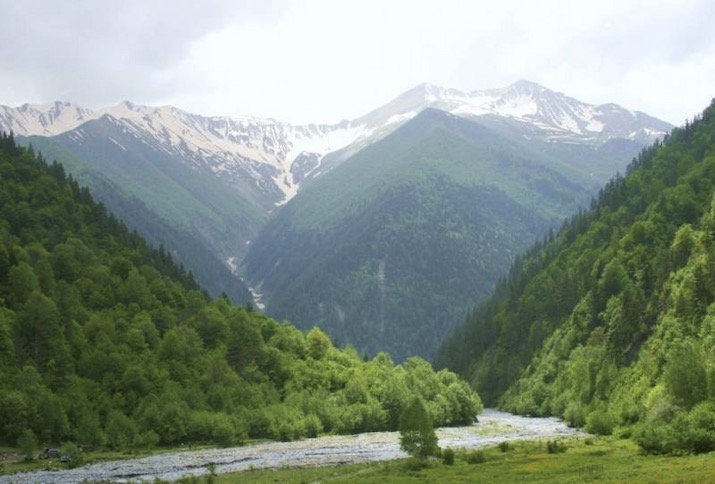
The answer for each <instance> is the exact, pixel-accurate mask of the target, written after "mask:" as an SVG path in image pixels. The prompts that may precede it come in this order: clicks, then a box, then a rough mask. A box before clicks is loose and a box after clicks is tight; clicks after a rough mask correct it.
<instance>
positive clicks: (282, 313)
mask: <svg viewBox="0 0 715 484" xmlns="http://www.w3.org/2000/svg"><path fill="white" fill-rule="evenodd" d="M507 132H511V133H512V134H511V136H507V134H506V133H507ZM582 149H583V151H584V152H585V151H589V150H588V149H586V148H582ZM559 150H562V151H559ZM567 150H576V151H578V149H577V148H569V147H566V146H565V145H564V146H562V147H561V148H556V147H552V146H550V144H549V143H546V142H536V141H531V142H528V141H526V139H525V138H524V137H523V136H521V134H518V135H515V134H514V131H513V130H512V131H509V130H508V129H506V128H504V127H503V126H502V127H499V128H497V127H495V125H494V124H493V123H492V124H481V123H478V122H475V121H470V120H466V119H463V118H459V117H456V116H454V115H451V114H448V113H445V112H443V111H438V110H434V109H427V110H424V111H423V112H422V113H421V114H419V115H418V116H417V117H415V118H414V119H412V120H410V121H409V122H407V123H406V124H404V125H403V126H401V127H400V128H399V129H397V130H396V131H395V132H394V133H392V134H390V135H389V136H387V137H386V138H384V139H383V140H381V141H378V142H376V143H374V144H372V145H370V146H368V147H366V148H364V149H363V150H361V151H360V152H359V153H357V154H356V155H354V156H353V157H351V158H350V159H348V160H346V161H344V162H343V163H342V164H340V165H339V166H337V167H336V168H334V169H333V170H332V171H330V172H328V173H326V174H324V175H322V176H321V178H319V179H317V180H315V181H314V182H313V183H312V184H311V185H310V186H308V187H306V188H305V189H303V190H302V191H301V192H300V193H299V194H298V195H297V196H296V197H295V198H294V199H292V200H291V201H290V202H289V203H288V204H286V205H285V206H284V207H283V208H282V209H281V211H279V212H278V213H277V214H276V215H275V216H274V217H273V218H272V219H271V220H270V221H269V223H268V224H267V226H266V227H265V228H264V229H263V230H262V231H261V233H260V234H259V236H258V237H257V238H256V240H255V241H254V242H253V243H252V244H251V248H250V250H249V253H248V255H247V256H246V259H245V261H244V266H245V270H246V274H247V277H248V280H249V281H250V282H251V284H252V285H253V287H257V288H258V290H259V292H261V293H262V294H263V296H264V298H263V299H264V301H265V302H266V304H267V312H268V313H269V314H271V315H272V316H275V317H277V318H286V319H289V320H291V321H293V322H295V324H297V325H299V326H301V327H305V328H309V327H310V326H311V325H312V324H318V325H319V326H320V327H322V328H324V329H325V330H326V331H327V332H328V333H329V334H331V336H333V337H335V338H336V339H338V340H339V341H344V342H350V343H351V344H353V345H355V346H356V347H357V349H358V350H359V351H360V352H368V353H375V352H377V351H380V350H382V349H384V350H387V351H389V352H390V354H391V355H393V357H395V358H396V359H403V358H405V357H407V356H409V355H411V354H415V353H416V354H419V355H421V356H424V357H431V356H433V355H434V352H435V350H436V348H437V345H438V343H439V341H440V340H441V339H442V338H443V337H444V335H445V334H446V333H447V332H448V331H450V330H451V329H452V328H453V327H454V325H455V324H457V323H458V322H460V321H463V320H464V317H465V315H466V314H467V311H468V309H469V307H470V306H471V305H472V304H473V303H474V300H475V298H477V299H481V298H485V297H486V296H488V294H489V293H490V292H491V290H492V288H493V284H494V283H495V282H496V281H497V280H498V278H499V277H500V275H501V274H503V273H504V272H505V271H506V270H507V269H508V266H509V264H510V263H511V260H512V258H513V256H514V255H515V254H517V253H519V252H521V251H522V250H524V249H526V248H527V247H528V246H529V245H530V244H531V243H533V241H534V240H536V239H538V238H541V237H543V236H544V234H546V233H547V231H548V228H549V227H551V226H558V223H559V222H560V221H561V220H563V218H564V217H566V216H567V215H568V214H569V213H572V212H573V211H575V210H576V208H577V207H578V206H579V204H586V203H587V202H588V199H589V197H590V196H591V194H592V193H594V192H595V190H597V188H596V181H595V180H594V179H593V178H592V176H591V171H592V169H591V168H590V167H586V166H577V164H576V163H571V162H570V155H571V153H570V152H568V153H567V152H566V151H567ZM614 171H615V170H614Z"/></svg>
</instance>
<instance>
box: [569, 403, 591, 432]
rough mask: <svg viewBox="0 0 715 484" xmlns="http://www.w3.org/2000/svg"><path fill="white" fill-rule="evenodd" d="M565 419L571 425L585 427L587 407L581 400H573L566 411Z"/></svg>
mask: <svg viewBox="0 0 715 484" xmlns="http://www.w3.org/2000/svg"><path fill="white" fill-rule="evenodd" d="M564 420H566V422H567V423H568V424H569V426H570V427H583V426H584V424H585V423H586V409H585V408H584V406H583V404H582V403H580V402H571V403H569V404H568V406H567V407H566V410H565V411H564Z"/></svg>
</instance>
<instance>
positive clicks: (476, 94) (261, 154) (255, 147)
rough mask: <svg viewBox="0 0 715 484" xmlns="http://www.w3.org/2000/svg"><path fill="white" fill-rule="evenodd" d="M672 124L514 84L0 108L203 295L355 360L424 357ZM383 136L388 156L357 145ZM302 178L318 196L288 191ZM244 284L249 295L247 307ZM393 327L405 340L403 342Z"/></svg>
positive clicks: (13, 126) (8, 125) (7, 125)
mask: <svg viewBox="0 0 715 484" xmlns="http://www.w3.org/2000/svg"><path fill="white" fill-rule="evenodd" d="M436 112H442V113H449V114H450V115H451V116H452V118H451V120H450V121H449V122H442V121H438V122H439V123H442V124H443V125H444V128H443V129H442V131H443V132H442V133H438V132H436V131H434V130H432V131H430V132H429V133H427V134H426V136H425V140H423V141H419V137H420V136H422V134H421V133H415V132H414V126H417V125H422V126H424V125H425V123H424V119H427V118H429V117H430V116H431V117H435V116H436V115H435V114H434V113H436ZM430 113H432V114H430ZM418 118H423V119H422V120H420V119H418ZM413 123H416V124H413ZM408 125H412V127H408ZM474 126H479V127H480V128H481V131H480V130H479V129H477V128H475V127H474ZM669 127H670V126H669V125H668V124H667V123H665V122H663V121H660V120H658V119H655V118H653V117H650V116H648V115H646V114H644V113H640V112H635V111H630V110H628V109H626V108H623V107H620V106H617V105H615V104H604V105H592V104H589V103H585V102H582V101H579V100H577V99H574V98H571V97H569V96H567V95H565V94H563V93H559V92H555V91H552V90H549V89H547V88H545V87H543V86H540V85H538V84H535V83H533V82H528V81H519V82H517V83H514V84H512V85H510V86H506V87H503V88H498V89H485V90H476V91H471V92H463V91H459V90H456V89H449V88H443V87H440V86H434V85H430V84H422V85H419V86H416V87H415V88H413V89H410V90H409V91H407V92H405V93H403V94H402V95H400V96H398V97H396V98H395V99H393V100H392V101H390V102H388V103H386V104H385V105H384V106H381V107H378V108H377V109H373V110H372V111H370V112H368V113H367V114H365V115H364V116H361V117H359V118H356V119H353V120H345V121H342V122H340V123H336V124H333V125H322V124H321V125H319V124H305V125H292V124H290V123H285V122H281V121H277V120H274V119H270V118H258V117H253V116H233V117H231V116H202V115H198V114H194V113H189V112H186V111H183V110H181V109H178V108H176V107H173V106H159V107H154V106H141V105H137V104H133V103H131V102H128V101H125V102H122V103H120V104H118V105H115V106H109V107H105V108H99V109H88V108H84V107H81V106H76V105H74V104H72V103H68V102H54V103H51V104H45V105H31V104H24V105H22V106H18V107H16V108H12V107H8V106H0V129H5V130H8V131H9V130H14V132H15V134H16V135H19V136H18V138H17V139H18V140H19V141H20V142H22V143H32V145H33V146H34V147H35V149H36V150H38V151H40V152H42V153H44V154H45V155H46V156H47V157H48V158H50V159H59V160H60V161H61V162H62V163H63V164H64V165H65V168H66V169H67V170H68V173H71V174H72V175H73V177H74V178H75V179H76V180H78V181H80V183H82V184H86V185H87V186H88V187H89V188H90V190H91V192H92V193H93V195H94V196H95V197H96V199H98V200H101V201H102V202H103V203H104V204H105V205H106V207H107V209H108V210H109V211H110V212H111V213H113V214H115V215H116V216H117V217H119V218H120V219H121V220H122V221H123V222H124V223H126V224H127V226H128V227H130V228H131V229H134V230H137V231H138V232H139V233H140V234H141V235H142V236H143V237H146V239H147V240H149V241H150V242H151V243H152V244H154V245H155V246H163V247H164V248H165V250H166V251H167V252H168V253H170V254H171V255H172V257H173V258H174V259H175V260H177V261H178V262H180V263H182V264H184V265H185V266H186V267H187V269H189V270H191V272H192V274H193V275H194V276H195V278H196V280H197V281H198V282H199V283H200V284H201V286H202V287H204V288H206V290H208V291H209V293H210V294H211V295H213V296H217V295H220V294H226V295H228V296H229V298H230V300H231V301H233V302H236V303H241V304H244V303H251V304H253V305H255V306H256V307H258V308H262V307H263V306H262V305H261V302H269V303H270V304H269V306H268V311H269V314H271V315H273V316H276V317H280V318H285V317H287V318H289V319H290V320H295V321H297V322H298V323H299V324H300V325H301V327H303V328H305V329H309V328H310V327H312V325H313V324H316V323H317V324H320V325H324V326H326V327H329V328H330V331H331V335H332V336H334V337H336V338H338V340H339V341H341V342H351V343H354V344H355V345H357V346H358V347H359V351H361V352H368V353H371V354H374V353H376V352H377V351H379V350H380V349H382V348H392V350H391V351H393V352H399V354H398V353H395V354H394V356H395V357H396V358H398V359H400V360H401V359H403V358H405V357H406V356H409V355H412V354H414V353H415V352H418V353H419V354H421V355H423V356H426V357H431V356H432V355H433V354H434V350H435V348H436V345H437V341H438V340H439V339H441V337H442V336H443V334H444V333H445V332H448V331H449V330H450V329H451V328H452V327H453V325H454V324H456V323H457V322H460V321H463V319H464V316H465V314H466V312H467V310H468V309H469V308H470V307H471V305H473V304H474V302H475V301H478V300H481V299H483V298H484V297H486V296H487V295H488V294H489V293H490V291H491V287H492V285H493V284H494V283H495V281H496V280H497V278H498V277H499V276H500V275H501V274H502V273H503V272H504V271H505V270H506V269H507V268H508V265H509V263H510V261H511V259H512V258H513V256H514V254H516V253H519V252H520V251H522V250H523V249H524V248H526V247H527V246H528V245H529V244H531V243H532V242H533V241H534V240H536V239H538V238H541V237H542V236H543V235H544V234H545V233H546V232H547V229H548V228H550V227H556V226H557V225H556V224H558V223H560V221H561V220H562V219H563V218H564V217H566V216H568V215H570V214H571V213H572V212H573V211H574V210H575V209H576V208H577V207H578V206H583V205H585V204H587V203H588V200H589V199H590V197H591V196H592V195H594V194H595V193H596V191H597V190H598V188H599V187H600V186H601V185H602V184H603V183H605V182H606V181H607V180H608V179H610V177H612V176H613V175H614V174H615V173H616V172H618V171H623V170H624V169H625V163H626V161H627V160H629V159H630V158H631V157H632V156H634V155H635V154H637V153H638V151H639V150H640V149H641V148H642V146H643V145H644V143H647V142H651V141H652V140H654V139H656V138H657V137H658V136H661V135H662V134H664V133H665V132H666V131H667V130H668V129H669ZM402 128H407V130H408V131H410V130H411V132H412V135H410V136H403V135H401V134H398V131H400V130H401V129H402ZM425 129H427V130H428V131H429V130H431V128H429V127H426V128H425ZM393 135H395V136H393ZM388 138H389V141H388V144H389V145H390V146H391V148H389V150H386V149H384V148H377V149H371V148H372V146H373V145H375V143H379V142H380V141H381V140H387V139H388ZM465 140H466V141H465ZM401 142H404V143H406V144H405V146H399V143H401ZM429 143H433V144H432V145H430V144H429ZM452 145H454V146H452ZM362 151H365V153H362ZM388 151H389V152H390V153H392V154H389V156H391V157H392V158H391V159H389V160H384V161H385V163H384V164H385V166H382V165H383V160H381V159H380V157H382V156H383V155H384V154H385V153H388ZM383 152H384V153H383ZM427 159H429V160H431V161H430V162H429V163H427V162H424V160H427ZM442 159H443V161H444V163H442V161H440V160H442ZM405 160H411V161H415V163H413V164H412V165H411V164H410V163H411V161H410V162H406V161H405ZM420 160H421V161H420ZM345 163H347V164H349V165H351V167H349V168H346V169H341V167H342V164H345ZM359 163H362V164H364V165H365V166H364V167H359V166H357V164H359ZM430 163H431V166H428V165H430ZM440 164H441V166H439V165H440ZM438 166H439V168H438ZM400 170H404V171H405V173H404V174H403V173H400ZM334 171H337V172H338V173H337V174H336V175H335V176H333V172H334ZM433 175H434V176H433ZM512 175H513V177H514V179H511V178H510V177H512ZM482 178H483V180H482ZM323 179H326V181H325V182H324V183H322V180H323ZM314 184H318V187H317V188H316V192H315V193H320V195H317V196H316V195H307V196H306V197H305V198H301V199H300V200H298V199H296V198H295V197H296V195H299V194H301V193H306V194H308V192H310V191H311V190H310V189H311V187H312V185H314ZM477 187H479V188H477ZM311 200H313V201H311ZM294 201H295V204H294ZM373 202H374V203H373ZM358 205H360V207H358ZM362 205H364V207H362ZM363 208H364V209H365V210H364V211H363ZM269 220H272V222H271V223H270V224H268V225H267V223H268V221H269ZM286 220H291V224H293V223H294V222H296V221H297V223H298V225H300V227H299V229H298V232H299V234H298V235H296V234H295V232H296V231H295V230H294V228H293V227H291V228H289V229H287V231H288V232H286V233H283V232H282V229H281V227H282V226H283V223H284V221H286ZM306 220H313V221H320V223H319V224H318V225H320V226H318V225H316V224H313V222H310V224H312V225H310V224H308V225H306V224H304V223H303V222H305V221H306ZM309 225H310V228H309ZM322 225H324V226H325V227H326V228H325V229H324V228H323V227H322ZM360 225H365V227H361V226H360ZM315 227H318V229H316V228H315ZM336 227H340V231H338V232H336V231H335V229H336ZM264 229H265V231H264ZM308 231H313V232H314V234H310V235H309V234H308ZM347 234H352V235H350V237H352V240H348V236H347ZM294 235H295V237H294ZM274 238H275V240H273V239H274ZM443 239H444V240H443ZM289 240H293V241H294V242H295V243H296V244H298V245H296V249H297V250H296V251H292V248H291V247H290V244H288V243H287V242H288V241H289ZM401 245H402V246H404V250H402V249H401V248H400V246H401ZM443 248H447V250H444V249H443ZM502 248H503V250H502ZM249 249H250V250H251V253H252V255H251V256H250V258H246V256H247V254H248V251H249ZM273 249H275V251H273ZM311 251H318V252H319V255H318V256H317V257H316V256H314V255H313V254H314V252H311ZM284 252H285V254H284ZM415 254H416V255H417V256H418V257H420V258H421V259H423V262H421V263H420V264H415V263H414V261H415V259H414V257H415ZM308 256H310V257H308ZM244 259H245V260H244ZM296 259H298V260H296ZM463 261H468V262H467V263H466V266H465V267H464V270H462V266H463V265H464V263H463ZM277 267H280V268H281V269H276V268H277ZM242 268H247V271H246V270H243V269H242ZM282 269H286V273H285V274H281V273H280V272H281V271H282ZM326 274H327V276H326ZM432 274H435V277H432ZM298 276H300V277H298ZM241 278H243V280H241ZM328 280H331V281H333V283H332V284H328V283H327V281H328ZM244 281H245V282H246V283H250V285H251V286H252V287H253V289H254V290H257V291H258V292H261V293H263V296H264V298H263V301H261V300H258V301H255V302H254V301H252V297H251V295H250V293H249V289H248V288H247V287H246V284H245V283H244ZM373 324H375V325H377V327H378V329H379V330H378V331H373V329H374V327H373ZM336 328H337V329H336ZM403 328H404V329H409V330H414V339H415V341H416V342H417V343H416V346H408V343H407V342H406V341H404V338H403V336H402V335H403V334H404V331H403ZM419 328H421V329H419ZM355 335H358V337H355ZM385 335H387V336H388V337H387V341H388V342H389V344H388V346H383V345H382V344H383V342H384V340H385V338H383V336H385ZM398 343H399V344H400V345H401V346H402V347H401V348H397V347H393V346H390V345H393V344H398ZM409 344H412V343H409Z"/></svg>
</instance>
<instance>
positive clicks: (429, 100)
mask: <svg viewBox="0 0 715 484" xmlns="http://www.w3.org/2000/svg"><path fill="white" fill-rule="evenodd" d="M428 107H431V108H436V109H440V110H444V111H447V112H450V113H452V114H455V115H458V116H464V117H477V116H490V115H491V116H497V117H499V118H501V119H505V120H508V121H513V122H516V123H520V124H522V125H523V126H524V127H526V128H528V129H529V132H528V136H536V137H541V138H544V139H552V140H570V141H576V142H583V143H594V142H595V143H602V142H605V141H608V140H610V139H613V138H623V139H630V140H635V141H638V142H641V143H644V144H645V143H648V142H650V141H652V140H654V139H655V138H656V137H659V136H662V135H663V134H665V133H666V132H668V131H669V130H670V128H671V126H670V125H669V124H668V123H666V122H663V121H660V120H658V119H656V118H653V117H651V116H648V115H646V114H644V113H640V112H632V111H629V110H627V109H625V108H622V107H620V106H617V105H615V104H606V105H601V106H594V105H591V104H587V103H583V102H581V101H578V100H576V99H573V98H570V97H568V96H566V95H564V94H561V93H557V92H554V91H551V90H549V89H547V88H545V87H543V86H540V85H538V84H535V83H532V82H528V81H519V82H517V83H515V84H513V85H511V86H507V87H505V88H500V89H487V90H480V91H472V92H462V91H459V90H456V89H448V88H444V87H439V86H435V85H431V84H422V85H419V86H417V87H415V88H413V89H411V90H409V91H407V92H405V93H404V94H402V95H401V96H399V97H397V98H396V99H394V100H393V101H391V102H389V103H388V104H386V105H384V106H382V107H380V108H378V109H376V110H374V111H372V112H370V113H368V114H366V115H365V116H362V117H360V118H358V119H356V120H353V121H343V122H341V123H338V124H335V125H318V124H310V125H300V126H296V125H292V124H289V123H284V122H280V121H276V120H273V119H264V118H256V117H252V116H237V117H229V116H214V117H207V116H201V115H197V114H191V113H188V112H186V111H183V110H181V109H177V108H175V107H171V106H164V107H149V106H139V105H135V104H132V103H130V102H123V103H121V104H119V105H117V106H112V107H107V108H103V109H98V110H91V109H86V108H83V107H79V106H76V105H74V104H71V103H66V102H55V103H53V104H47V105H30V104H25V105H22V106H20V107H17V108H11V107H7V106H0V130H5V131H13V132H14V133H15V134H17V135H26V136H27V135H40V136H54V135H58V134H61V133H68V132H71V131H73V130H75V131H77V132H76V133H74V134H73V136H74V137H75V138H76V141H78V142H81V139H80V138H81V137H82V136H83V134H82V132H81V129H78V128H80V126H81V125H82V124H83V123H85V122H87V121H90V120H93V119H98V118H100V117H103V116H108V117H111V118H113V119H114V120H116V122H115V123H113V124H114V125H116V126H117V129H121V130H123V131H124V132H125V133H127V134H129V133H131V134H134V135H136V136H137V137H138V138H140V139H143V140H144V142H145V143H148V144H153V145H154V148H155V149H160V150H162V151H164V152H165V153H167V154H169V155H172V156H176V157H177V158H178V159H180V160H183V163H185V164H189V165H193V166H196V167H203V168H207V169H209V170H210V171H211V172H213V173H214V174H215V175H217V176H219V177H222V178H225V179H226V180H227V181H228V182H229V183H237V184H239V185H245V184H246V183H251V184H252V185H253V186H254V187H255V189H256V190H258V191H259V192H262V193H263V195H264V196H265V203H264V204H268V205H280V204H283V203H285V202H286V201H288V200H290V199H291V198H292V197H293V196H294V195H295V194H296V193H297V192H298V190H299V189H300V185H301V182H302V181H304V180H306V179H308V178H315V177H316V176H318V175H319V174H320V173H321V171H322V170H323V168H326V169H329V168H330V166H328V167H321V163H322V161H323V159H324V157H325V155H327V154H329V153H332V152H336V151H338V150H341V149H344V148H346V147H349V146H352V149H349V150H348V153H354V152H355V151H357V149H359V148H361V147H363V146H366V145H367V144H370V143H372V142H374V141H376V140H378V139H380V138H382V137H384V136H385V135H387V134H388V133H390V132H392V131H393V130H394V129H395V128H396V127H398V126H400V125H401V124H402V123H404V122H405V121H407V120H409V119H412V118H413V117H414V116H415V115H417V114H418V113H419V112H420V111H422V110H423V109H425V108H428ZM524 136H527V134H525V135H524ZM107 141H108V142H113V138H112V137H111V136H109V137H108V140H107ZM115 142H116V141H115Z"/></svg>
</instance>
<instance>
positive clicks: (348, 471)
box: [214, 438, 715, 484]
mask: <svg viewBox="0 0 715 484" xmlns="http://www.w3.org/2000/svg"><path fill="white" fill-rule="evenodd" d="M563 443H564V444H565V451H564V452H556V453H549V452H548V451H547V446H546V443H544V442H523V443H512V444H510V445H509V449H508V450H506V449H504V450H503V449H500V448H499V447H492V448H488V449H485V450H484V451H483V452H482V455H483V458H485V460H484V462H481V463H474V464H470V463H468V462H467V461H468V458H469V457H470V453H469V452H465V451H457V452H456V459H455V462H454V465H446V464H443V463H442V461H441V460H437V459H435V460H433V461H431V462H429V463H428V464H427V466H426V467H424V468H419V467H420V466H419V465H418V463H416V462H415V461H413V460H410V459H404V460H399V461H391V462H384V463H373V464H361V465H343V466H337V467H322V468H307V469H279V470H266V471H249V472H243V473H237V474H225V475H219V476H215V478H214V482H218V483H229V482H237V481H240V482H257V483H262V482H280V483H317V482H380V483H383V484H386V483H393V482H394V483H401V482H488V483H492V482H509V483H513V482H549V483H552V482H554V483H559V482H563V483H573V482H628V483H629V484H630V483H638V482H648V483H659V482H663V483H679V482H682V483H709V482H712V483H715V454H703V455H697V456H681V457H664V456H646V455H642V454H641V453H640V451H639V450H638V448H637V446H636V445H635V444H634V443H633V442H631V441H630V440H617V439H614V438H592V439H587V440H583V439H581V440H573V441H563ZM471 454H472V458H471V459H469V460H472V461H475V460H481V459H479V458H474V456H473V454H474V452H472V453H471Z"/></svg>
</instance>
